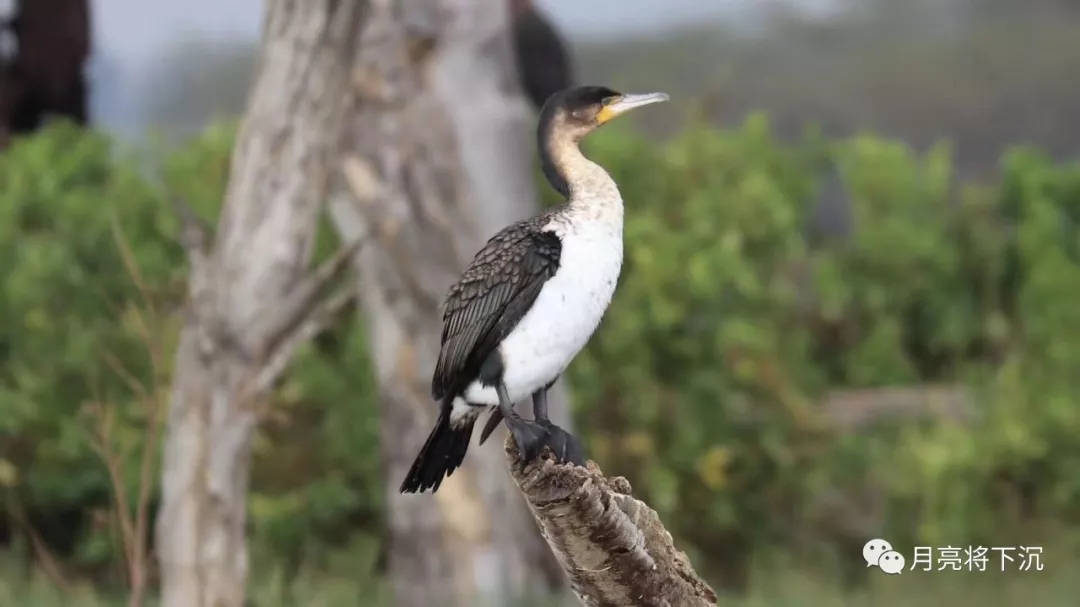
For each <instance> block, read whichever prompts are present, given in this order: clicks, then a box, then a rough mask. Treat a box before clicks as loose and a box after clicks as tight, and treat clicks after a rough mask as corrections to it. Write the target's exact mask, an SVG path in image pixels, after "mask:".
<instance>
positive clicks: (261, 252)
mask: <svg viewBox="0 0 1080 607" xmlns="http://www.w3.org/2000/svg"><path fill="white" fill-rule="evenodd" d="M363 9H364V4H363V3H357V2H338V1H336V0H274V1H271V2H269V3H268V5H267V13H266V18H265V21H264V30H263V42H262V48H261V56H260V62H259V67H258V70H257V75H256V78H255V84H254V87H253V89H252V92H251V96H250V99H249V102H248V106H247V109H246V112H245V115H244V118H243V122H242V124H241V127H240V130H239V133H238V135H237V140H236V144H235V148H234V150H233V156H232V166H231V172H230V177H229V183H228V188H227V191H226V199H225V204H224V209H223V212H222V215H221V218H220V222H219V225H218V229H217V233H216V236H215V238H214V241H213V243H212V245H210V243H209V238H208V236H207V235H206V234H205V233H204V231H203V229H202V228H201V227H200V224H199V222H198V221H197V220H195V218H194V217H193V216H191V214H190V212H187V211H186V210H185V209H184V207H183V206H181V207H180V210H181V211H182V213H181V217H182V219H184V229H183V231H182V240H183V243H184V245H185V248H186V249H187V250H188V254H189V260H190V263H191V273H190V284H189V288H190V294H189V302H188V309H187V318H186V322H185V326H184V328H183V331H182V333H181V337H180V344H179V349H178V352H177V355H176V362H175V369H174V376H173V382H174V385H173V389H172V394H171V402H170V409H169V418H168V423H167V428H166V439H165V446H164V454H163V457H164V461H163V469H162V504H161V510H160V514H159V519H158V524H157V542H156V548H157V554H158V561H159V563H160V566H161V576H162V605H163V607H240V606H241V605H243V603H244V593H245V585H246V581H247V574H248V560H247V552H246V547H245V538H244V532H245V529H244V527H245V518H246V516H245V515H246V512H245V507H246V501H245V500H246V494H247V483H248V468H249V460H250V445H251V437H252V433H253V430H254V428H255V425H256V423H257V420H258V414H259V407H260V405H261V404H262V402H263V401H264V396H265V394H266V393H267V391H268V390H269V389H270V387H271V386H272V384H273V382H274V380H275V378H276V377H277V376H278V374H279V373H280V372H281V370H282V368H283V367H284V366H285V364H286V363H287V361H288V359H289V358H290V356H291V354H292V352H293V351H294V350H295V348H296V346H297V345H299V343H300V342H302V341H303V340H305V339H307V338H310V337H311V336H312V335H313V334H314V333H315V332H316V330H317V326H318V324H319V323H320V322H322V321H323V320H325V319H327V318H328V317H329V316H330V315H332V313H333V312H334V308H336V307H340V306H342V305H343V304H344V302H346V301H347V298H345V297H342V296H330V295H329V294H328V291H330V290H331V288H332V287H333V285H334V284H335V283H336V278H337V276H338V275H340V274H342V273H343V271H345V270H347V267H348V259H349V257H350V256H351V254H352V253H353V249H352V248H349V249H348V250H346V251H343V252H342V254H340V255H339V256H337V257H336V258H334V259H332V260H330V262H328V264H327V265H325V266H323V267H321V268H319V269H317V270H315V271H314V272H308V270H307V268H308V265H309V262H310V256H311V250H312V242H313V240H314V236H315V230H316V222H317V218H318V216H319V214H320V213H321V212H322V207H323V203H324V201H325V199H326V197H327V192H328V188H329V185H330V176H331V174H332V173H333V172H334V169H335V167H336V166H337V162H336V160H337V152H338V151H339V146H340V143H341V130H342V124H343V120H344V119H345V117H346V116H347V115H348V112H349V111H350V109H351V107H350V105H349V104H350V100H351V97H350V94H349V87H348V75H349V73H350V72H349V70H350V68H351V66H352V62H353V55H352V53H353V52H354V51H355V46H356V45H355V39H356V37H357V35H358V31H359V29H360V26H361V24H362V20H363Z"/></svg>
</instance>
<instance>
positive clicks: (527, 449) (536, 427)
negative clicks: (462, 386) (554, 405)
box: [492, 381, 548, 465]
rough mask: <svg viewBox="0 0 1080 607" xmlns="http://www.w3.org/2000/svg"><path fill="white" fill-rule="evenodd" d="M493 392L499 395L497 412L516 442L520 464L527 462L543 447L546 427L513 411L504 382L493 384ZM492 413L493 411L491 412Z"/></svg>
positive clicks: (512, 404)
mask: <svg viewBox="0 0 1080 607" xmlns="http://www.w3.org/2000/svg"><path fill="white" fill-rule="evenodd" d="M495 392H496V394H498V395H499V413H501V414H502V418H503V420H505V421H506V427H507V428H508V429H509V430H510V434H511V435H513V437H514V442H515V443H517V448H518V453H520V454H521V463H522V465H524V464H528V463H529V462H531V461H532V460H533V459H535V458H536V456H537V455H539V454H540V450H541V449H543V447H544V444H545V440H544V439H545V438H546V436H547V433H548V431H547V429H546V428H544V427H543V426H541V425H540V424H538V423H536V422H534V421H530V420H527V419H524V418H523V417H521V416H520V415H518V414H517V412H516V411H514V403H512V402H510V395H509V394H507V392H506V384H504V383H503V382H501V381H500V382H499V383H498V384H496V386H495ZM492 415H494V413H492Z"/></svg>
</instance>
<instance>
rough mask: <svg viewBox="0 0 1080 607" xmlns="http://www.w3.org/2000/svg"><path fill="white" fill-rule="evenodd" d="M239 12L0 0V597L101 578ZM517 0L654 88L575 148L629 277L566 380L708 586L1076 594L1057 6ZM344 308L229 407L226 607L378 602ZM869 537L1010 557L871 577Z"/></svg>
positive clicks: (215, 194)
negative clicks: (258, 391)
mask: <svg viewBox="0 0 1080 607" xmlns="http://www.w3.org/2000/svg"><path fill="white" fill-rule="evenodd" d="M262 4H263V3H262V2H260V1H259V0H187V1H185V2H156V3H152V2H139V1H136V0H91V1H90V2H89V4H88V6H89V12H88V13H87V10H86V9H87V3H86V2H84V1H83V0H23V1H22V2H17V1H15V0H0V19H3V20H4V21H5V22H6V21H7V19H9V18H10V17H12V16H15V15H21V17H20V19H16V20H15V21H14V22H13V24H7V23H5V26H4V33H3V34H0V57H2V58H3V59H2V61H3V63H2V64H0V65H2V67H0V119H4V120H6V123H5V124H4V125H0V147H4V148H5V149H4V151H2V152H0V285H2V288H0V605H34V606H39V605H40V606H41V607H52V606H53V605H60V604H67V605H71V606H72V607H88V606H91V605H110V606H111V605H114V604H115V605H119V604H123V603H124V602H125V599H124V598H123V597H124V588H125V573H124V571H125V570H124V565H123V562H124V558H125V557H124V542H123V541H122V539H121V537H122V535H123V533H124V531H123V529H122V528H123V527H124V523H123V519H124V516H123V515H121V514H120V513H119V512H118V511H117V508H116V506H115V504H116V502H117V500H116V499H114V496H115V495H116V491H117V488H118V487H120V488H125V487H126V493H127V495H129V496H134V495H135V494H137V493H138V487H139V482H140V474H139V472H140V464H141V462H142V453H143V448H144V445H145V437H146V436H147V432H146V428H147V425H148V424H149V423H150V419H152V417H153V416H152V415H151V414H150V413H148V410H150V409H151V408H152V407H151V406H149V405H147V402H154V401H155V398H157V399H158V400H160V399H161V398H163V395H166V394H167V392H168V376H167V375H168V369H169V365H168V364H161V365H151V364H149V363H147V362H146V361H147V359H148V358H152V357H148V356H147V348H149V349H150V351H151V352H156V353H158V354H157V355H160V357H161V359H162V360H164V361H166V363H167V362H168V360H169V358H170V357H171V356H172V352H171V350H172V349H173V348H174V345H175V335H176V332H177V328H178V326H179V324H178V319H177V316H178V315H177V314H176V309H177V307H178V306H179V304H180V303H181V302H182V301H183V294H184V280H185V277H186V270H185V263H184V256H183V251H182V250H181V249H180V248H179V247H178V245H176V243H175V238H174V236H175V231H176V229H175V226H174V225H173V224H174V222H173V220H172V219H171V218H170V215H171V213H172V211H171V210H170V209H169V208H168V206H167V205H164V204H162V202H161V201H162V200H163V194H162V192H163V191H168V190H172V191H180V192H184V193H186V194H187V195H189V196H190V197H192V198H195V199H198V200H208V201H213V200H218V201H220V198H221V196H222V192H223V189H224V184H225V179H226V176H227V171H228V160H229V154H230V151H231V143H232V137H233V131H234V123H235V119H236V118H237V117H238V115H239V114H240V113H241V112H242V110H243V107H244V103H245V100H246V96H247V93H248V86H249V84H250V82H251V77H252V69H253V66H254V62H255V57H256V52H257V47H258V35H259V31H260V19H261V11H262ZM17 5H18V6H17ZM535 5H536V10H538V11H540V13H541V14H542V15H543V16H544V19H547V20H548V21H549V22H550V25H551V26H552V27H553V28H554V29H555V30H556V31H557V32H559V35H560V36H561V37H562V38H563V40H564V41H565V45H566V50H567V52H568V54H569V57H570V58H571V63H572V66H573V77H574V78H575V79H576V80H577V81H579V82H588V83H604V84H607V85H610V86H612V87H614V88H616V89H620V90H633V91H652V90H662V91H666V92H668V93H669V94H670V95H671V96H672V99H673V103H672V105H673V106H674V107H673V108H671V110H670V111H665V112H648V113H645V114H647V115H646V116H644V117H643V119H642V120H638V121H636V122H632V123H629V124H625V125H613V126H612V127H610V128H607V129H605V130H604V131H603V132H602V133H600V134H598V135H597V136H596V137H595V141H591V142H590V147H589V151H590V153H591V155H592V156H593V157H594V158H595V159H596V160H597V161H598V162H600V163H601V164H602V165H603V166H605V167H607V168H608V169H609V170H610V171H611V172H612V173H613V175H614V176H615V178H616V180H617V181H618V182H619V183H620V186H621V188H622V190H623V192H624V193H625V197H626V203H627V206H628V212H627V225H626V247H627V250H626V255H627V262H626V264H627V265H626V269H625V270H624V274H623V277H622V279H621V282H620V286H619V290H618V291H617V294H616V297H615V302H614V304H613V305H612V308H611V310H610V311H609V313H608V316H607V317H606V319H605V321H604V323H603V325H602V327H601V329H600V331H599V333H598V334H597V335H596V336H595V338H594V339H593V340H592V342H591V343H590V344H589V346H588V348H587V350H586V351H585V352H584V353H583V354H582V355H581V356H580V357H579V358H578V359H577V360H576V361H575V363H574V364H573V366H572V367H571V369H570V372H569V377H568V384H569V386H570V388H571V393H572V398H573V404H574V410H573V416H574V419H575V423H576V427H577V429H578V433H579V434H580V435H581V436H582V437H583V439H584V441H585V444H586V447H587V450H588V453H589V454H590V455H591V457H592V458H593V459H595V460H596V461H597V462H598V463H599V465H600V466H601V467H602V468H603V470H604V471H605V472H606V473H608V474H609V475H611V474H617V475H624V476H626V477H627V478H628V479H629V480H630V482H631V483H632V485H633V487H634V489H635V492H636V494H637V495H638V496H639V497H640V498H642V499H644V500H645V501H647V502H648V503H649V504H650V505H651V506H652V507H653V508H655V509H656V510H657V511H658V512H659V514H660V517H661V519H662V520H664V521H665V523H666V524H667V525H668V528H669V530H670V531H671V532H672V534H673V535H674V536H675V538H676V544H677V545H678V546H679V547H680V548H681V549H683V550H685V551H687V553H688V554H689V556H690V558H691V560H692V562H693V563H694V564H695V567H696V568H697V570H698V572H699V573H701V574H702V575H703V576H705V577H706V578H707V579H708V580H709V581H710V583H712V584H713V585H714V587H716V588H717V590H718V591H720V592H721V593H722V594H723V595H724V596H723V598H722V599H721V604H722V605H723V604H730V605H755V606H756V605H762V606H764V605H769V606H784V605H800V606H812V607H817V606H822V607H824V606H829V605H838V606H839V605H875V604H886V605H894V606H903V605H916V604H918V605H972V606H974V605H980V606H1006V605H1017V604H1025V605H1040V606H1047V607H1056V606H1058V605H1061V606H1064V605H1073V604H1075V597H1076V596H1078V595H1080V578H1077V576H1076V575H1075V573H1074V572H1075V571H1076V570H1077V566H1078V565H1080V542H1078V540H1080V534H1078V533H1077V531H1078V525H1080V398H1078V396H1080V374H1077V373H1076V371H1077V369H1080V267H1078V266H1077V261H1078V256H1080V231H1078V229H1077V224H1076V222H1077V221H1078V220H1080V164H1078V163H1077V162H1076V160H1075V158H1076V154H1077V149H1078V147H1080V111H1078V108H1080V4H1077V3H1076V2H1073V1H1071V0H1023V1H1019V0H1012V1H1008V0H933V1H931V0H833V1H829V0H715V1H710V0H589V1H588V2H574V1H570V0H535ZM34 11H37V12H34ZM515 14H517V13H515ZM518 18H521V17H520V15H519V17H518ZM8 25H11V26H12V27H8ZM517 35H519V36H526V35H528V33H527V32H525V31H524V30H521V31H518V33H517ZM519 59H520V61H521V66H522V71H523V72H525V71H527V68H528V66H529V65H530V62H533V63H535V62H540V63H544V61H546V59H545V58H544V57H542V56H541V57H535V56H534V57H531V58H530V57H519ZM524 77H525V78H526V79H527V78H528V75H527V74H525V75H524ZM46 113H53V114H59V115H61V116H66V119H62V120H56V121H51V122H46V121H45V120H44V119H43V116H44V115H45V114H46ZM136 159H138V160H139V161H140V162H136ZM147 159H152V161H153V162H154V163H155V164H156V166H157V167H158V169H159V174H160V176H161V178H160V179H158V178H151V177H148V176H147V175H146V174H145V171H143V170H142V169H141V168H140V167H142V166H143V163H144V162H145V161H146V160H147ZM538 187H541V188H542V189H543V192H544V196H545V197H546V198H547V199H548V200H549V201H553V200H554V195H553V193H552V192H550V190H549V189H548V188H547V186H546V185H543V184H541V183H540V181H539V180H538ZM117 217H122V220H121V221H120V222H117V220H116V218H117ZM119 223H122V229H120V228H118V225H119ZM132 260H134V262H135V263H132ZM132 268H136V270H133V269H132ZM355 316H356V315H355V314H351V315H347V316H346V317H344V318H343V319H341V321H340V323H339V325H338V326H337V327H335V329H334V330H333V331H332V332H329V333H328V334H326V335H322V336H320V337H319V338H318V339H317V340H316V341H315V342H314V343H312V344H311V345H310V346H309V347H307V348H305V349H304V350H303V351H302V352H301V353H300V355H299V356H298V357H297V358H296V360H295V361H294V362H293V364H292V365H291V367H290V369H289V371H288V373H287V375H286V377H285V379H284V381H283V382H282V384H281V386H280V387H279V389H278V390H277V392H276V396H275V402H274V407H273V411H272V414H271V415H269V416H268V419H267V420H266V421H265V423H264V424H263V425H262V426H261V428H260V430H259V434H258V437H257V440H256V443H255V446H254V449H255V461H254V469H253V475H252V485H251V496H250V501H249V507H250V511H249V526H250V531H249V538H250V543H251V556H252V583H251V588H252V589H251V601H252V603H253V604H254V605H258V606H260V607H261V606H272V605H326V606H337V605H342V606H344V605H383V604H388V603H387V600H388V599H387V598H386V594H387V593H386V591H385V588H386V558H385V555H386V549H387V548H386V545H387V534H386V532H385V531H384V529H385V525H384V523H383V508H382V504H383V499H384V496H383V495H382V491H383V489H384V486H385V483H384V482H383V479H382V478H381V473H380V463H379V455H378V454H379V451H378V428H379V420H378V416H377V404H376V402H375V400H376V399H375V394H376V387H375V385H374V380H373V377H372V374H371V373H370V363H369V360H368V349H367V346H366V345H365V341H364V335H363V329H362V324H361V323H360V322H359V321H358V319H357V318H356V317H355ZM157 355H155V356H157ZM103 411H105V412H103ZM110 412H111V413H110ZM103 420H107V422H106V421H103ZM131 500H134V497H132V498H131ZM131 500H129V499H128V497H124V498H122V499H121V500H120V501H121V502H125V501H131ZM150 509H151V513H152V509H153V500H151V508H150ZM873 537H884V538H886V539H888V540H890V541H891V542H892V543H893V545H894V546H896V547H897V548H898V549H900V550H901V551H902V552H906V553H907V554H908V555H910V554H911V550H912V548H913V547H914V546H947V545H951V546H963V547H967V546H979V545H982V546H1021V545H1023V546H1040V547H1043V552H1044V554H1043V559H1042V560H1043V563H1044V565H1045V568H1044V570H1042V571H1017V570H1016V569H1017V568H1016V567H1011V566H1010V567H1009V569H1010V571H1007V572H1001V571H1000V567H999V566H998V564H997V563H996V562H993V559H992V562H991V563H990V566H989V567H988V570H987V571H986V572H977V573H966V572H952V571H936V572H920V571H914V572H905V574H904V575H901V576H893V577H886V576H884V575H882V574H881V573H880V572H879V571H877V570H876V569H867V568H866V566H865V563H864V562H863V560H862V557H861V550H862V546H863V544H864V543H865V542H866V541H867V540H869V539H871V538H873ZM73 601H74V602H73Z"/></svg>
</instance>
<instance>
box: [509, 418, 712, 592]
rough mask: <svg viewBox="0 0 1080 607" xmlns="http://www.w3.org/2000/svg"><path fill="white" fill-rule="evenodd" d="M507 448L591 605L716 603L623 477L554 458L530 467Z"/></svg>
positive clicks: (544, 527) (540, 519)
mask: <svg viewBox="0 0 1080 607" xmlns="http://www.w3.org/2000/svg"><path fill="white" fill-rule="evenodd" d="M503 448H504V450H505V453H506V460H507V463H508V464H509V467H510V470H511V472H512V473H513V478H514V482H515V483H516V484H517V486H518V489H520V490H521V493H522V494H523V495H524V496H525V499H526V501H527V502H528V504H529V509H530V510H531V511H532V514H533V516H534V517H535V518H536V522H537V523H538V524H539V525H540V530H541V533H542V534H543V536H544V539H545V540H547V543H548V545H549V546H550V547H551V550H552V552H553V553H554V554H555V556H556V557H557V558H558V559H559V562H560V563H561V564H562V567H563V570H564V571H565V572H566V575H567V577H569V578H570V587H571V588H572V589H573V591H574V594H576V595H577V596H578V599H580V600H581V603H582V604H583V605H586V606H587V607H631V606H633V607H638V606H640V607H695V606H704V605H715V604H716V593H715V592H714V591H713V589H712V588H711V587H709V585H708V584H707V583H705V581H704V580H702V579H701V578H700V577H699V576H698V575H697V573H696V572H694V568H693V566H691V565H690V561H689V559H687V558H686V554H684V553H683V552H680V551H679V550H678V549H676V548H675V546H674V544H673V543H672V539H671V534H670V533H668V531H667V529H666V528H665V527H664V524H663V523H662V522H660V518H659V517H658V516H657V514H656V511H655V510H653V509H652V508H649V506H648V505H646V504H645V503H643V502H641V501H640V500H637V499H635V498H634V497H633V495H632V494H631V489H630V483H629V482H628V481H627V480H626V479H625V478H623V477H621V476H617V477H614V478H610V479H609V478H606V477H605V476H604V474H603V473H602V472H601V471H600V468H598V467H597V466H596V464H595V463H594V462H592V461H589V462H588V465H587V466H584V467H582V466H573V465H568V464H562V465H560V464H556V463H555V462H554V461H553V460H552V459H550V456H551V454H550V452H545V453H544V455H543V456H541V457H540V458H538V459H537V460H536V461H534V462H533V463H531V464H529V465H528V466H526V467H522V466H521V457H520V455H519V453H518V450H517V447H516V445H515V444H514V441H513V440H512V439H511V438H510V437H507V439H506V441H505V443H504V445H503Z"/></svg>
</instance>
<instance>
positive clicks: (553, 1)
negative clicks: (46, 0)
mask: <svg viewBox="0 0 1080 607" xmlns="http://www.w3.org/2000/svg"><path fill="white" fill-rule="evenodd" d="M5 1H7V2H10V1H11V0H0V6H2V5H3V3H4V2H5ZM264 1H265V0H157V1H153V0H91V4H92V5H93V11H94V14H93V19H94V30H95V32H94V33H95V39H96V41H98V43H99V44H100V45H102V47H103V48H106V49H107V50H109V51H110V53H111V54H116V55H118V56H120V57H122V58H123V60H124V62H125V64H126V63H129V62H130V63H138V62H141V61H145V60H147V59H148V58H149V57H151V56H152V53H153V51H154V49H156V48H157V47H158V45H160V44H162V43H163V42H164V41H166V40H168V39H169V38H171V37H174V36H178V35H181V34H183V33H184V32H185V31H192V30H195V31H199V32H202V33H204V34H223V35H240V36H245V37H252V38H253V37H255V36H257V35H258V33H259V20H260V16H261V12H262V7H263V2H264ZM534 1H535V2H536V4H537V5H538V6H540V7H541V8H542V9H544V10H545V12H547V13H548V14H549V15H550V16H551V18H552V19H553V20H554V21H555V22H556V23H557V24H558V25H559V26H560V28H561V29H563V30H564V31H566V32H568V33H569V34H570V35H595V34H600V35H603V34H605V33H608V34H610V33H613V32H618V31H626V30H637V31H640V30H648V29H654V28H663V27H666V26H670V25H677V24H679V23H688V22H693V21H695V20H700V19H701V18H703V17H726V18H732V19H738V18H739V16H740V15H745V14H748V13H750V12H752V11H753V10H754V8H755V6H761V5H763V4H766V3H768V2H771V1H775V0H534ZM781 1H786V2H788V3H792V4H798V5H803V6H806V7H809V8H810V9H813V8H815V7H822V6H827V5H829V4H832V2H831V0H781Z"/></svg>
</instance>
